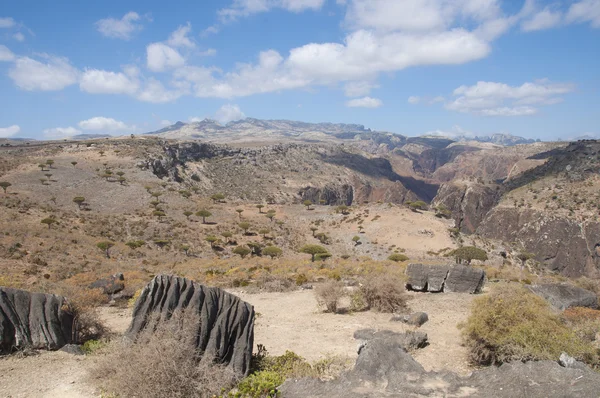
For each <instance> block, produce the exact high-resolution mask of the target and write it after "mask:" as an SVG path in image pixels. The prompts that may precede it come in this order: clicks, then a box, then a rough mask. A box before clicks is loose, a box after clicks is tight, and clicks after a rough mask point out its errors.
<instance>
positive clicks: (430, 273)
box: [406, 264, 450, 292]
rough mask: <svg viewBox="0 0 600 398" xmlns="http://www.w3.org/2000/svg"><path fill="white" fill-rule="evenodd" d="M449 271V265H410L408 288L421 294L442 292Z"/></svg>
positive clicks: (407, 272) (407, 271)
mask: <svg viewBox="0 0 600 398" xmlns="http://www.w3.org/2000/svg"><path fill="white" fill-rule="evenodd" d="M449 270H450V266H448V265H425V264H408V267H407V268H406V274H407V275H408V282H407V288H408V289H409V290H416V291H420V292H441V291H443V289H444V282H445V281H446V278H447V277H448V271H449Z"/></svg>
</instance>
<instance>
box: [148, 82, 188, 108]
mask: <svg viewBox="0 0 600 398" xmlns="http://www.w3.org/2000/svg"><path fill="white" fill-rule="evenodd" d="M186 93H187V91H185V90H183V89H175V90H170V89H167V88H166V87H165V86H164V85H163V84H162V83H161V82H160V81H158V80H156V79H154V78H150V79H148V81H147V82H146V83H145V85H144V87H143V88H142V89H141V91H140V92H138V93H137V94H136V98H137V99H139V100H140V101H144V102H152V103H156V104H159V103H164V102H171V101H175V100H176V99H177V98H179V97H181V96H182V95H184V94H186Z"/></svg>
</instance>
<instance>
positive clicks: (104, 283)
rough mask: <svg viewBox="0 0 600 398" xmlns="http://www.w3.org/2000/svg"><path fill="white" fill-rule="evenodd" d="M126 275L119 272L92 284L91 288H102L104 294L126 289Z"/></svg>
mask: <svg viewBox="0 0 600 398" xmlns="http://www.w3.org/2000/svg"><path fill="white" fill-rule="evenodd" d="M124 281H125V277H124V276H123V274H121V273H118V274H114V275H111V276H110V277H108V278H105V279H99V280H97V281H96V282H93V283H92V284H90V288H91V289H102V292H103V293H104V294H115V293H119V292H120V291H121V290H123V289H125V282H124Z"/></svg>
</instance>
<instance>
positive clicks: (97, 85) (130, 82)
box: [79, 68, 140, 95]
mask: <svg viewBox="0 0 600 398" xmlns="http://www.w3.org/2000/svg"><path fill="white" fill-rule="evenodd" d="M128 72H129V74H126V73H121V72H118V73H116V72H110V71H105V70H99V69H86V70H85V71H84V72H83V75H82V77H81V80H80V82H79V88H80V89H81V90H82V91H85V92H88V93H91V94H128V95H134V94H135V93H136V92H137V91H138V89H139V86H140V84H139V81H138V79H137V71H136V68H134V69H129V70H128Z"/></svg>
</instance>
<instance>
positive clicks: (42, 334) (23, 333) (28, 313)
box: [0, 287, 74, 352]
mask: <svg viewBox="0 0 600 398" xmlns="http://www.w3.org/2000/svg"><path fill="white" fill-rule="evenodd" d="M73 327H74V315H73V313H72V312H70V311H69V310H68V306H67V305H66V299H65V298H64V297H61V296H56V295H54V294H44V293H31V292H28V291H25V290H19V289H11V288H7V287H0V351H1V352H10V351H12V350H14V349H18V348H23V347H32V348H46V349H50V350H57V349H59V348H61V347H62V346H64V345H65V344H69V343H71V342H72V340H73Z"/></svg>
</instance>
